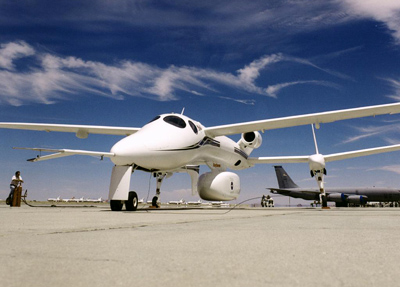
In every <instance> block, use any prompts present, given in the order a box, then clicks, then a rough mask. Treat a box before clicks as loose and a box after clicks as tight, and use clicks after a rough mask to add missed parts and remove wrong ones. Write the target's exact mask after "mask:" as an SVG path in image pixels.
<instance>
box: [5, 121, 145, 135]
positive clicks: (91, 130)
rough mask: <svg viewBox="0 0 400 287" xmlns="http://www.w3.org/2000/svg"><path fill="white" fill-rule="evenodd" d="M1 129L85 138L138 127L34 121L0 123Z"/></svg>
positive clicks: (127, 131)
mask: <svg viewBox="0 0 400 287" xmlns="http://www.w3.org/2000/svg"><path fill="white" fill-rule="evenodd" d="M0 128H3V129H20V130H34V131H46V132H69V133H76V136H77V137H78V138H87V136H88V135H89V134H106V135H121V136H128V135H131V134H133V133H135V132H137V131H138V130H139V129H140V128H130V127H110V126H90V125H63V124H34V123H0Z"/></svg>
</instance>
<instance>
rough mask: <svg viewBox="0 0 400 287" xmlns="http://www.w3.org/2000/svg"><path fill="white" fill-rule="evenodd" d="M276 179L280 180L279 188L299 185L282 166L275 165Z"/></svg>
mask: <svg viewBox="0 0 400 287" xmlns="http://www.w3.org/2000/svg"><path fill="white" fill-rule="evenodd" d="M274 168H275V173H276V179H277V180H278V185H279V188H296V187H299V186H298V185H297V184H295V183H294V181H293V180H292V179H291V178H290V176H289V175H288V174H287V172H286V171H285V170H284V169H283V167H282V166H274Z"/></svg>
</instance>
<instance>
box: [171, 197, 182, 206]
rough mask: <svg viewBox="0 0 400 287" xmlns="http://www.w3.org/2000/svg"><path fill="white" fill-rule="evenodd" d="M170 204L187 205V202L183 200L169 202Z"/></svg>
mask: <svg viewBox="0 0 400 287" xmlns="http://www.w3.org/2000/svg"><path fill="white" fill-rule="evenodd" d="M168 204H174V205H181V204H185V201H184V200H183V198H182V199H181V200H170V201H168Z"/></svg>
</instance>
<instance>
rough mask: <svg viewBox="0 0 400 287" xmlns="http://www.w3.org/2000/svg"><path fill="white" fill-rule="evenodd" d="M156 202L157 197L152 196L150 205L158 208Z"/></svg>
mask: <svg viewBox="0 0 400 287" xmlns="http://www.w3.org/2000/svg"><path fill="white" fill-rule="evenodd" d="M157 201H158V197H157V196H154V197H153V199H152V200H151V205H152V206H154V207H160V206H159V205H158V203H157Z"/></svg>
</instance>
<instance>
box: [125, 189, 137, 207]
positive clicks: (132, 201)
mask: <svg viewBox="0 0 400 287" xmlns="http://www.w3.org/2000/svg"><path fill="white" fill-rule="evenodd" d="M138 203H139V201H138V196H137V194H136V192H134V191H130V192H129V196H128V200H127V201H125V208H126V210H127V211H135V210H136V209H137V207H138Z"/></svg>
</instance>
